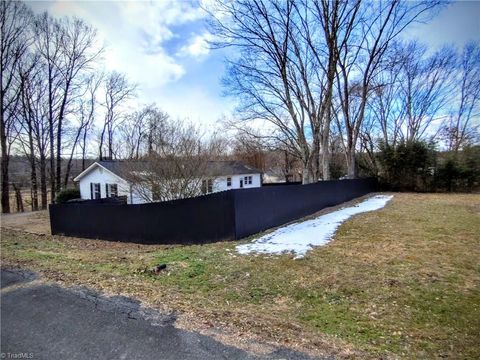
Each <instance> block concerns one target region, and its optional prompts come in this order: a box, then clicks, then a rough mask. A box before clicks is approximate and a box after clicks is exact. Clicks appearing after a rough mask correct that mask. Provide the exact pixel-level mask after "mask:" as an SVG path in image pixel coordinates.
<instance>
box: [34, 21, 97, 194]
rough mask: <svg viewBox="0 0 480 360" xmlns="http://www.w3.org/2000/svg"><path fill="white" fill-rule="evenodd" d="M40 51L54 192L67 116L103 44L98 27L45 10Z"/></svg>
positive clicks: (57, 186) (39, 30)
mask: <svg viewBox="0 0 480 360" xmlns="http://www.w3.org/2000/svg"><path fill="white" fill-rule="evenodd" d="M35 34H36V44H37V51H38V52H39V54H40V55H41V57H42V60H43V61H44V62H45V64H46V67H47V74H48V75H47V79H48V80H47V82H48V104H49V132H50V167H51V169H50V171H51V176H50V182H51V184H50V185H51V188H52V194H54V193H56V192H58V191H59V190H60V188H61V187H62V184H63V182H62V145H63V143H62V137H63V134H64V127H65V121H66V117H67V115H68V114H69V112H70V111H71V110H72V105H73V104H74V102H75V100H76V98H78V96H80V95H81V94H82V88H83V87H84V86H85V79H86V77H85V76H84V74H85V72H88V71H89V70H91V66H92V64H93V63H94V62H95V61H96V60H97V59H98V58H99V56H100V55H101V53H102V51H103V48H98V46H97V44H96V39H97V34H96V30H95V29H94V28H92V27H91V26H90V25H88V24H86V23H85V22H84V21H83V20H80V19H77V18H73V19H70V18H62V19H53V18H52V17H50V16H49V15H48V14H47V13H45V14H43V15H42V16H41V17H40V18H39V19H38V20H37V21H36V25H35Z"/></svg>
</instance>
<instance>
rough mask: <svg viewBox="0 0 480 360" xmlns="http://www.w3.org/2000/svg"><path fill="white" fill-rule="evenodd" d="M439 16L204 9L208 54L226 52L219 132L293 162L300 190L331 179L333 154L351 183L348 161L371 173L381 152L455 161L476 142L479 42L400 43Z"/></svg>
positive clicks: (300, 7) (240, 4)
mask: <svg viewBox="0 0 480 360" xmlns="http://www.w3.org/2000/svg"><path fill="white" fill-rule="evenodd" d="M444 6H446V5H445V3H443V2H441V1H416V2H406V1H396V0H391V1H382V2H379V1H361V0H357V1H342V0H331V1H329V0H286V1H281V2H277V1H273V2H272V1H264V0H239V1H235V2H224V1H220V0H219V1H215V2H214V3H213V5H211V6H209V7H208V8H207V9H206V10H207V11H208V12H209V13H210V16H211V17H210V29H211V31H212V33H213V34H214V35H215V40H214V42H213V43H212V44H213V46H214V47H217V48H224V47H227V48H228V47H232V48H235V49H236V50H237V51H236V52H234V55H232V56H231V57H230V58H229V59H228V73H227V74H226V76H225V79H224V82H225V86H226V89H227V92H228V93H229V94H230V95H233V96H235V97H236V99H239V101H240V105H239V107H238V109H237V110H238V111H237V114H238V117H237V119H235V121H232V122H231V123H230V125H231V126H232V127H234V128H236V129H237V131H238V133H240V134H243V135H244V136H247V137H250V138H251V139H252V141H261V142H263V143H264V144H265V147H267V148H276V149H282V150H283V151H286V152H288V153H289V154H290V155H291V156H293V157H294V158H296V159H297V160H298V161H299V162H301V164H302V174H303V179H302V180H303V183H309V182H313V181H318V180H320V179H323V180H328V179H330V178H331V177H332V174H331V166H332V154H337V153H342V154H343V161H344V163H345V164H346V176H347V177H349V178H355V177H356V176H357V175H358V171H359V164H358V158H359V156H358V155H359V154H362V155H363V154H366V155H367V160H368V161H370V162H371V165H372V167H375V166H377V167H378V166H379V163H378V157H377V156H376V153H378V152H379V151H380V150H381V146H382V145H383V147H385V146H386V147H396V146H397V145H398V144H400V143H411V142H416V141H432V140H434V141H437V143H440V145H442V146H443V147H445V148H446V149H448V150H452V151H454V152H458V151H459V150H461V149H463V148H464V147H465V146H468V145H470V144H472V143H476V142H478V131H477V130H478V126H479V114H480V111H479V99H480V46H479V44H478V42H477V43H475V42H471V43H468V44H466V45H465V47H464V48H463V49H457V48H455V47H453V46H448V45H445V46H444V47H443V48H441V49H439V50H432V49H429V48H428V47H427V46H426V45H425V44H422V43H421V42H420V41H417V40H405V39H404V38H403V37H402V34H403V33H404V32H405V31H406V30H407V29H408V28H409V27H411V26H412V25H413V24H415V23H418V22H421V21H423V22H425V21H428V20H429V19H431V18H432V17H433V16H434V15H435V14H436V13H438V11H439V10H441V9H442V7H444ZM239 120H241V121H239ZM259 122H260V123H261V124H266V126H265V129H266V131H265V130H262V129H261V128H260V127H259V126H258V125H257V126H255V125H253V124H255V123H257V124H258V123H259Z"/></svg>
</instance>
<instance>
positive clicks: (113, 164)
mask: <svg viewBox="0 0 480 360" xmlns="http://www.w3.org/2000/svg"><path fill="white" fill-rule="evenodd" d="M97 163H98V164H100V165H101V166H103V167H104V168H106V169H107V170H109V171H111V172H112V173H114V174H116V175H118V176H120V177H122V178H124V177H125V172H130V171H146V170H147V169H148V162H147V161H141V160H136V161H128V160H100V161H97ZM261 173H262V171H260V170H258V169H256V168H254V167H252V166H249V165H246V164H244V163H242V162H240V161H236V160H215V161H208V162H207V165H206V169H205V175H207V176H227V175H243V174H261Z"/></svg>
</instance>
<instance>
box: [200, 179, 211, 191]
mask: <svg viewBox="0 0 480 360" xmlns="http://www.w3.org/2000/svg"><path fill="white" fill-rule="evenodd" d="M212 192H213V180H212V179H208V180H202V194H210V193H212Z"/></svg>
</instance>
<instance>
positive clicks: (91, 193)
mask: <svg viewBox="0 0 480 360" xmlns="http://www.w3.org/2000/svg"><path fill="white" fill-rule="evenodd" d="M90 199H91V200H93V183H90Z"/></svg>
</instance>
